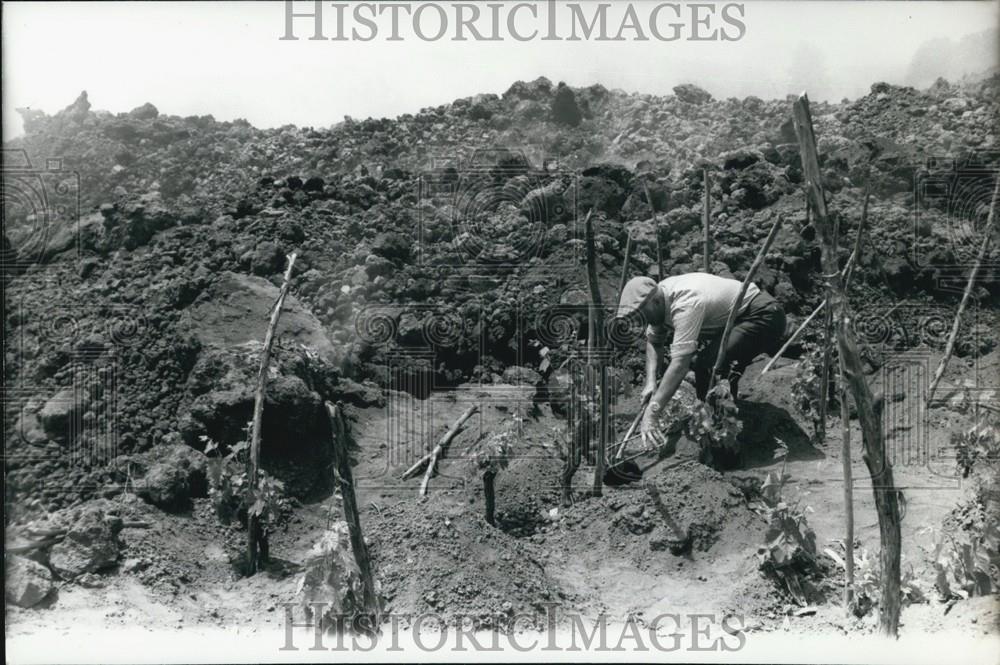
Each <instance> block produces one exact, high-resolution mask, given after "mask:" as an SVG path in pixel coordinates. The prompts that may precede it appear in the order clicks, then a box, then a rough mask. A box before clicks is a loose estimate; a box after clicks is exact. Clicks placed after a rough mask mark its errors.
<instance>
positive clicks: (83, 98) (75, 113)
mask: <svg viewBox="0 0 1000 665" xmlns="http://www.w3.org/2000/svg"><path fill="white" fill-rule="evenodd" d="M89 112H90V101H89V100H88V99H87V91H86V90H84V91H83V92H81V93H80V96H79V97H77V98H76V100H75V101H74V102H73V103H72V104H70V105H69V106H67V107H66V108H64V109H63V110H62V114H63V115H65V116H66V117H68V118H70V119H71V120H76V121H80V120H83V119H84V118H86V117H87V113H89Z"/></svg>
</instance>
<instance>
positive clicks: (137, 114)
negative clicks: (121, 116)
mask: <svg viewBox="0 0 1000 665" xmlns="http://www.w3.org/2000/svg"><path fill="white" fill-rule="evenodd" d="M128 114H129V117H132V118H135V119H136V120H152V119H153V118H155V117H156V116H158V115H160V112H159V111H158V110H157V108H156V107H155V106H153V105H152V104H150V103H149V102H146V103H145V104H143V105H142V106H137V107H135V108H134V109H132V110H131V111H129V112H128Z"/></svg>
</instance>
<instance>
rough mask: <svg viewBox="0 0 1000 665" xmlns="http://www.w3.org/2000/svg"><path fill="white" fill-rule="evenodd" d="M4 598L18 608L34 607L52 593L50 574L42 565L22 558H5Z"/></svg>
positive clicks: (13, 556) (14, 556)
mask: <svg viewBox="0 0 1000 665" xmlns="http://www.w3.org/2000/svg"><path fill="white" fill-rule="evenodd" d="M6 559H7V562H6V563H7V566H6V574H5V576H4V597H5V598H6V599H7V602H8V603H13V604H14V605H17V606H18V607H34V606H35V605H37V604H38V603H40V602H42V601H43V600H45V599H46V598H47V597H48V596H49V594H51V593H52V591H53V589H54V586H53V584H52V573H50V572H49V569H48V568H46V567H45V566H43V565H42V564H40V563H38V562H36V561H32V560H31V559H26V558H24V557H22V556H16V555H12V556H7V557H6Z"/></svg>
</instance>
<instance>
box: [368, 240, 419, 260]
mask: <svg viewBox="0 0 1000 665" xmlns="http://www.w3.org/2000/svg"><path fill="white" fill-rule="evenodd" d="M412 245H413V241H412V240H411V239H409V238H406V237H404V236H403V235H402V234H399V233H380V234H378V235H377V236H375V239H374V240H373V241H372V252H374V253H375V254H378V255H379V256H384V257H385V258H387V259H389V260H390V261H406V260H407V259H409V257H410V248H411V246H412Z"/></svg>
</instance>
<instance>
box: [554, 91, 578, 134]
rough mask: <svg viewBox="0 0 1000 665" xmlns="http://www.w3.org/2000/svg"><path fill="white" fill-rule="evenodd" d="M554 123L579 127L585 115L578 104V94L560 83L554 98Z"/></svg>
mask: <svg viewBox="0 0 1000 665" xmlns="http://www.w3.org/2000/svg"><path fill="white" fill-rule="evenodd" d="M551 117H552V122H555V123H558V124H560V125H568V126H570V127H577V126H579V125H580V122H581V121H582V120H583V114H582V113H581V112H580V107H579V106H577V103H576V94H575V93H574V92H573V89H572V88H571V87H569V86H568V85H566V84H565V83H561V82H560V83H559V87H558V88H556V94H555V96H554V97H553V98H552V116H551Z"/></svg>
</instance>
